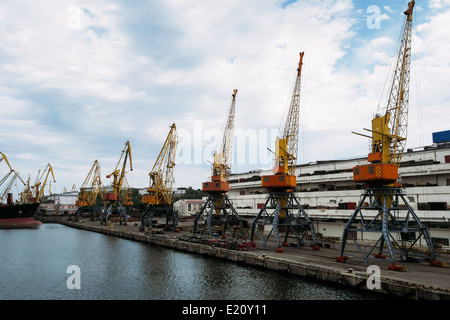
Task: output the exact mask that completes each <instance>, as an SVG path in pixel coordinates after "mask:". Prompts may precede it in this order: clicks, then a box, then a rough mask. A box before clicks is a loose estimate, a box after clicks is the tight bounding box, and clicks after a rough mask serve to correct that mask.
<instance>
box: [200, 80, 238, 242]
mask: <svg viewBox="0 0 450 320" xmlns="http://www.w3.org/2000/svg"><path fill="white" fill-rule="evenodd" d="M237 92H238V90H237V89H234V90H233V94H232V100H231V105H230V108H229V110H228V118H227V120H226V123H225V130H224V133H223V140H222V145H221V148H220V149H219V151H216V152H214V163H213V164H212V176H211V181H208V182H203V184H202V190H203V191H204V192H207V193H208V198H207V200H206V202H205V204H204V205H203V206H202V208H201V210H200V212H199V214H198V215H197V216H196V217H195V219H194V229H193V233H194V234H195V233H197V232H199V230H198V229H199V225H198V222H199V220H200V219H201V218H202V217H203V218H206V224H204V226H205V227H204V228H203V230H202V231H201V233H202V234H205V232H208V233H209V235H212V234H213V230H212V228H213V226H212V225H213V224H215V225H218V226H220V225H221V227H222V230H221V233H222V237H225V232H226V231H227V228H228V226H230V227H233V228H234V229H235V236H238V235H240V236H241V237H242V236H243V229H242V220H241V218H240V217H239V215H238V213H237V211H236V209H235V208H234V207H233V204H232V203H231V201H230V200H229V198H228V191H229V190H230V184H229V182H228V179H229V177H230V170H231V166H230V163H231V154H232V150H233V130H234V118H235V109H236V108H235V107H236V94H237ZM237 228H239V234H238V233H237V232H236V231H237Z"/></svg>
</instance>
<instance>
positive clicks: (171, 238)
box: [58, 221, 450, 300]
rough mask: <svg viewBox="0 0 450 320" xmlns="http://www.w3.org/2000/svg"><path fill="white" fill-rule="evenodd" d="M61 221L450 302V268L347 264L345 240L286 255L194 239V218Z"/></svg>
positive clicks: (390, 293) (271, 247)
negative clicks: (176, 228)
mask: <svg viewBox="0 0 450 320" xmlns="http://www.w3.org/2000/svg"><path fill="white" fill-rule="evenodd" d="M58 223H61V224H64V225H66V226H69V227H74V228H78V229H83V230H87V231H93V232H99V233H103V234H105V235H111V236H116V237H120V238H123V239H129V240H133V241H140V242H146V243H150V244H154V245H160V246H164V247H168V248H172V249H175V250H182V251H186V252H191V253H195V254H203V255H207V256H211V257H217V258H221V259H227V260H231V261H235V262H240V263H246V264H249V265H253V266H258V267H263V268H268V269H271V270H276V271H280V272H288V273H290V274H293V275H298V276H301V277H306V278H312V279H316V280H321V281H328V282H332V283H335V284H340V285H345V286H349V287H353V288H358V289H363V290H371V291H372V292H373V291H375V292H378V293H380V294H385V295H386V298H401V299H413V300H450V268H442V267H434V266H430V265H429V264H428V263H426V262H402V263H399V264H400V265H401V266H403V267H405V268H406V269H407V272H399V271H391V270H388V266H389V265H391V264H392V262H391V261H385V260H376V261H373V262H372V261H370V262H369V263H364V261H362V259H357V258H353V259H352V258H351V259H349V260H347V261H346V262H345V263H339V262H336V260H335V258H336V256H337V255H339V243H331V244H330V243H328V244H327V246H326V247H321V248H320V250H318V251H315V250H312V248H311V247H310V246H303V247H284V248H283V250H284V252H283V253H277V252H275V249H276V246H275V243H273V244H270V243H268V244H267V245H266V247H263V245H262V243H259V242H258V241H256V242H255V243H256V247H254V248H251V249H245V248H244V249H242V250H239V249H230V248H224V247H221V246H220V245H219V244H218V243H216V244H215V245H214V241H212V242H210V243H205V241H203V242H202V243H198V242H193V241H190V239H191V238H192V237H193V236H192V233H191V227H192V223H191V222H184V223H181V224H180V228H181V231H180V232H173V231H162V229H154V230H159V231H157V232H149V231H140V230H139V225H138V223H134V222H131V223H130V222H129V223H128V224H127V225H122V224H119V223H114V224H113V223H109V224H108V225H101V224H100V222H99V221H82V222H70V221H60V222H58ZM208 239H213V237H211V238H208ZM206 241H207V240H206ZM447 265H448V263H447ZM369 266H372V268H373V266H377V267H379V271H380V273H379V274H378V275H379V277H378V278H375V274H373V273H372V272H373V271H371V269H368V268H369ZM375 280H379V282H376V281H375ZM377 283H378V284H379V285H377Z"/></svg>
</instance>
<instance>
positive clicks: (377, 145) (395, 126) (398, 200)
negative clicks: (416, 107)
mask: <svg viewBox="0 0 450 320" xmlns="http://www.w3.org/2000/svg"><path fill="white" fill-rule="evenodd" d="M414 5H415V1H414V0H413V1H410V2H409V3H408V8H407V9H406V10H405V11H404V15H405V20H404V27H403V30H402V37H401V43H400V49H399V52H398V55H397V58H396V64H395V69H394V74H393V81H392V83H391V87H390V92H389V97H388V101H387V105H386V107H385V108H384V110H382V109H379V110H378V111H377V114H376V115H375V117H374V118H373V120H372V128H371V129H365V130H367V131H368V132H370V133H372V135H371V136H370V135H363V134H359V133H358V134H359V135H362V136H365V137H368V138H370V139H371V150H370V152H369V154H368V157H367V160H368V162H369V164H364V165H359V166H356V167H354V168H353V180H354V181H355V182H358V183H364V184H365V189H364V193H363V196H362V199H361V201H360V203H359V205H358V206H357V208H356V209H355V211H354V213H353V215H352V216H351V218H350V219H349V221H348V223H347V225H346V227H345V228H344V232H343V236H342V242H341V250H340V256H338V257H337V258H336V260H337V261H339V262H345V260H346V259H348V256H346V255H345V248H346V243H347V241H348V240H352V241H353V244H354V245H355V246H356V248H357V250H358V252H359V253H360V254H361V256H360V257H362V258H363V259H364V260H365V261H366V262H367V261H368V259H370V258H372V257H371V255H372V254H374V256H373V258H374V259H386V256H385V255H384V253H383V249H384V248H387V251H388V252H389V255H390V257H391V259H392V261H393V264H392V266H391V267H390V268H391V269H392V270H402V268H401V267H399V266H398V265H397V254H396V252H395V251H396V250H394V248H398V255H399V256H400V259H401V260H403V261H404V260H406V259H407V256H408V254H409V252H410V251H411V250H412V248H413V246H414V245H415V244H417V242H418V241H419V239H420V238H421V237H423V239H424V240H425V243H426V244H427V246H428V251H429V252H430V254H429V257H431V258H433V259H434V251H433V246H432V244H431V239H430V236H429V234H428V230H427V228H426V227H425V226H424V225H423V224H422V223H421V222H420V219H419V218H418V217H417V215H416V214H415V212H414V210H413V209H412V208H411V206H410V205H409V204H408V202H407V200H406V198H405V196H404V194H403V191H402V187H401V185H400V184H399V183H398V177H399V174H398V168H399V166H400V163H401V159H402V156H403V152H404V149H405V145H406V138H407V125H408V106H409V80H410V62H411V39H412V21H413V9H414ZM382 111H384V114H383V112H382ZM365 201H366V202H368V203H369V206H364V205H363V204H364V202H365ZM402 211H403V212H402ZM404 211H406V212H404ZM367 212H370V213H373V212H376V214H375V217H374V218H373V217H372V216H371V215H370V214H369V215H370V217H366V218H364V216H366V213H367ZM400 212H402V214H400ZM357 219H358V220H360V226H358V227H355V226H353V224H354V223H355V222H356V221H357ZM362 232H371V234H376V233H379V234H380V236H379V239H378V240H377V241H376V242H375V244H374V245H373V246H372V247H370V248H369V249H368V250H363V247H362V246H361V245H360V243H359V242H358V239H357V238H356V237H354V235H355V234H357V233H362ZM376 247H379V249H378V251H376ZM353 256H355V255H353ZM355 257H356V256H355Z"/></svg>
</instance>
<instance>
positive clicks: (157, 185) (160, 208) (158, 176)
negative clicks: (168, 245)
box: [141, 123, 178, 230]
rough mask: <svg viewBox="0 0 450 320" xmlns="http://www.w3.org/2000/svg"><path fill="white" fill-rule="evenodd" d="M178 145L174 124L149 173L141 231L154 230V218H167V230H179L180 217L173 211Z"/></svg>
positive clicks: (143, 198)
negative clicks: (173, 186) (173, 189)
mask: <svg viewBox="0 0 450 320" xmlns="http://www.w3.org/2000/svg"><path fill="white" fill-rule="evenodd" d="M177 145H178V134H177V128H176V125H175V123H174V124H172V125H171V126H170V131H169V134H168V135H167V138H166V140H165V142H164V144H163V146H162V148H161V151H160V152H159V155H158V158H157V159H156V161H155V163H154V165H153V168H152V170H151V171H150V173H149V176H150V186H149V188H148V189H147V192H148V194H146V195H143V196H142V203H143V204H144V205H145V206H146V209H145V211H144V213H143V214H142V216H141V230H143V229H144V228H149V229H152V228H153V217H154V216H165V217H166V226H165V228H166V229H173V230H177V229H178V215H177V213H176V212H175V211H174V210H173V203H172V194H173V193H172V184H173V170H174V167H175V156H176V150H177Z"/></svg>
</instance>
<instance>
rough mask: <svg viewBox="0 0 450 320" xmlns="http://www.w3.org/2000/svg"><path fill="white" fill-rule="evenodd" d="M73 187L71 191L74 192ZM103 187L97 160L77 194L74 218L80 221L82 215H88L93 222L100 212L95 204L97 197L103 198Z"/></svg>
mask: <svg viewBox="0 0 450 320" xmlns="http://www.w3.org/2000/svg"><path fill="white" fill-rule="evenodd" d="M74 188H75V185H74V187H73V188H72V190H74ZM104 188H105V187H104V186H103V183H102V178H101V167H100V163H99V162H98V160H95V161H94V164H93V165H92V167H91V170H90V171H89V173H88V175H87V176H86V178H85V179H84V182H83V185H82V186H81V188H80V192H79V194H78V200H77V201H76V202H75V205H76V206H78V210H77V212H76V218H77V219H80V218H81V216H82V215H83V214H84V213H88V214H89V215H90V217H91V220H95V219H96V217H97V216H98V214H99V213H100V211H101V208H100V207H99V206H98V205H97V204H96V202H97V201H96V200H97V196H98V195H99V194H100V196H103V193H104Z"/></svg>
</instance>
